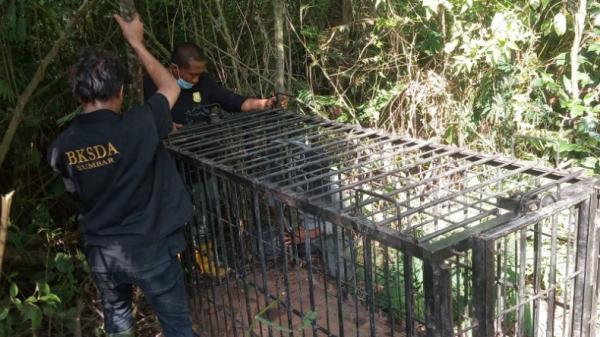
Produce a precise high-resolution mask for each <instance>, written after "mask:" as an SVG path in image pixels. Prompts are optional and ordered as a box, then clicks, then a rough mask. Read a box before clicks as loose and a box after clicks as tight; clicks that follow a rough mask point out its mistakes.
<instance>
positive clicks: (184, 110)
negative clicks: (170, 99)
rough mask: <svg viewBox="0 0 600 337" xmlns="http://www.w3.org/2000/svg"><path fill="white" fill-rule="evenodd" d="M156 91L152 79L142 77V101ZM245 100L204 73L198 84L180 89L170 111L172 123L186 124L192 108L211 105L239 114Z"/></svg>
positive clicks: (188, 121)
mask: <svg viewBox="0 0 600 337" xmlns="http://www.w3.org/2000/svg"><path fill="white" fill-rule="evenodd" d="M156 90H157V88H156V85H154V82H152V79H151V78H150V77H149V76H148V75H146V76H144V99H145V100H148V98H150V97H151V96H152V95H153V94H154V93H155V92H156ZM246 99H247V97H244V96H240V95H238V94H235V93H233V92H231V91H229V90H227V89H225V88H224V87H223V86H222V85H220V84H219V83H217V82H216V81H215V80H213V79H212V77H211V76H210V75H209V74H208V73H206V72H204V73H202V74H201V75H200V78H199V80H198V83H196V84H195V85H194V86H193V87H192V88H191V89H181V93H180V94H179V98H178V99H177V102H176V103H175V105H174V106H173V109H172V110H171V113H172V114H173V122H175V123H178V124H184V125H185V124H188V123H190V122H191V120H190V118H189V112H190V111H192V109H194V107H201V106H207V105H212V104H218V105H219V106H220V107H221V109H223V110H225V111H228V112H239V111H242V104H243V103H244V101H245V100H246Z"/></svg>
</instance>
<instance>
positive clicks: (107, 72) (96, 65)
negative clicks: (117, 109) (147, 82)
mask: <svg viewBox="0 0 600 337" xmlns="http://www.w3.org/2000/svg"><path fill="white" fill-rule="evenodd" d="M70 75H71V84H72V89H73V95H74V96H75V97H76V98H77V99H79V100H80V101H81V102H82V103H89V102H93V101H94V100H100V101H106V100H108V99H110V98H112V97H115V96H116V95H117V94H118V93H119V90H121V87H122V86H123V83H124V82H125V75H126V73H125V68H124V67H123V65H122V62H120V61H119V60H118V59H117V57H116V56H115V55H114V54H113V53H111V52H109V51H106V50H102V49H97V48H85V49H83V50H82V51H81V52H80V54H79V58H78V59H77V62H75V64H74V65H73V66H72V67H71V72H70Z"/></svg>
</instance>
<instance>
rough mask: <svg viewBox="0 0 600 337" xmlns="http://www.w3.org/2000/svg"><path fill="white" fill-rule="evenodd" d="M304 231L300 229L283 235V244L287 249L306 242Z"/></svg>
mask: <svg viewBox="0 0 600 337" xmlns="http://www.w3.org/2000/svg"><path fill="white" fill-rule="evenodd" d="M304 238H305V236H304V231H303V230H300V229H296V230H294V231H292V232H290V231H286V232H285V233H284V234H283V243H284V244H285V246H286V247H289V246H291V245H292V244H299V243H303V242H304Z"/></svg>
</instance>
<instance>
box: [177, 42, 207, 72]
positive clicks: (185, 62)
mask: <svg viewBox="0 0 600 337" xmlns="http://www.w3.org/2000/svg"><path fill="white" fill-rule="evenodd" d="M191 60H195V61H200V62H203V61H206V56H204V53H202V49H200V47H198V46H197V45H195V44H193V43H190V42H184V43H181V44H179V45H177V46H176V47H175V49H173V53H171V63H175V64H176V65H178V66H180V67H182V68H188V67H189V66H190V61H191Z"/></svg>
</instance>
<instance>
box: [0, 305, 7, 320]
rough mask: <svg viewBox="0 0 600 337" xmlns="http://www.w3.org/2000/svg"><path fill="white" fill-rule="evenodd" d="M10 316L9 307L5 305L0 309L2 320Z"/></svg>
mask: <svg viewBox="0 0 600 337" xmlns="http://www.w3.org/2000/svg"><path fill="white" fill-rule="evenodd" d="M7 316H8V307H3V308H2V310H0V321H2V320H4V319H5V318H6V317H7Z"/></svg>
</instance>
